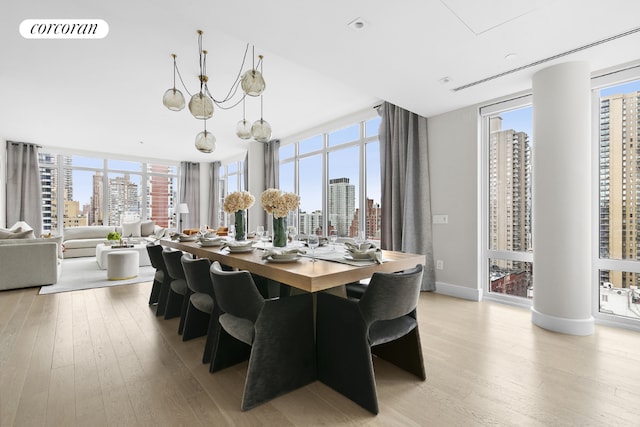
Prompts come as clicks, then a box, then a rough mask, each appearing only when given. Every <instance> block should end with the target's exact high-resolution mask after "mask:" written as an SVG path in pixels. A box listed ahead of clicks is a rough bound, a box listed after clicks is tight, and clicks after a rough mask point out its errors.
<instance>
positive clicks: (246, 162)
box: [242, 150, 249, 191]
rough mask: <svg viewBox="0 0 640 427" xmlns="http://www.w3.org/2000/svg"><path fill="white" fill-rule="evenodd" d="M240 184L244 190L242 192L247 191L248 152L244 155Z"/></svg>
mask: <svg viewBox="0 0 640 427" xmlns="http://www.w3.org/2000/svg"><path fill="white" fill-rule="evenodd" d="M242 165H243V168H242V178H243V179H242V183H243V185H244V188H243V189H242V190H244V191H249V150H247V154H245V155H244V162H242Z"/></svg>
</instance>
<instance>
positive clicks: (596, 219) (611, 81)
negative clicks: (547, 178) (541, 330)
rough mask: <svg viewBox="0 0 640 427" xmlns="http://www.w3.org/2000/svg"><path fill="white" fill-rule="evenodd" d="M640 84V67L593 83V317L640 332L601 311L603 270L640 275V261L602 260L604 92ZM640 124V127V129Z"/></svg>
mask: <svg viewBox="0 0 640 427" xmlns="http://www.w3.org/2000/svg"><path fill="white" fill-rule="evenodd" d="M637 80H640V65H633V66H629V67H625V68H621V69H619V70H617V71H611V72H607V73H605V74H602V75H600V76H595V77H593V78H592V79H591V113H592V116H591V117H592V119H591V137H592V141H591V149H592V150H593V151H592V174H591V175H592V185H591V187H592V199H593V200H592V207H593V209H592V212H591V214H592V218H591V222H592V233H591V234H592V243H591V249H592V263H591V266H592V267H591V268H592V270H591V273H592V286H591V291H592V298H591V302H592V310H591V311H592V314H593V317H594V318H595V319H596V321H597V322H598V323H599V324H603V325H608V326H614V327H623V328H628V329H634V330H640V320H638V319H632V318H627V317H624V316H620V315H617V314H609V313H603V312H601V311H600V274H599V273H600V270H610V271H622V272H631V273H640V260H633V259H610V258H602V257H601V256H600V136H601V135H600V90H602V89H604V88H606V87H610V86H617V85H621V84H624V83H628V82H631V81H637ZM638 125H640V124H637V126H638Z"/></svg>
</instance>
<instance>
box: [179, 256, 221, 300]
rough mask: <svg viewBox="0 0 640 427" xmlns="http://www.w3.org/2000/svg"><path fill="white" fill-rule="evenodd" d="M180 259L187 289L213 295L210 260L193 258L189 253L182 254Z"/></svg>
mask: <svg viewBox="0 0 640 427" xmlns="http://www.w3.org/2000/svg"><path fill="white" fill-rule="evenodd" d="M180 261H181V262H182V268H183V269H184V277H185V279H186V281H187V286H188V287H189V289H191V291H193V292H196V293H201V294H207V295H211V297H213V286H212V285H211V275H210V274H209V268H210V267H211V261H209V260H208V259H207V258H197V259H194V258H192V257H191V255H189V254H184V255H182V258H181V259H180Z"/></svg>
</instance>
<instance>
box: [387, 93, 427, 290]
mask: <svg viewBox="0 0 640 427" xmlns="http://www.w3.org/2000/svg"><path fill="white" fill-rule="evenodd" d="M378 113H379V114H380V116H381V117H382V120H381V122H380V133H379V139H380V168H381V179H382V191H381V192H382V197H381V198H382V203H381V205H382V206H381V207H382V215H381V216H382V225H381V239H380V240H381V242H380V244H381V245H382V248H383V249H390V250H394V251H403V252H409V253H418V254H424V255H425V256H426V265H425V269H424V278H423V282H422V290H423V291H434V290H435V289H436V280H435V270H434V262H433V236H432V233H431V191H430V184H429V156H428V152H427V148H428V147H427V119H426V118H424V117H421V116H418V115H416V114H414V113H411V112H409V111H407V110H404V109H402V108H400V107H397V106H395V105H393V104H390V103H388V102H385V103H383V104H382V105H381V106H380V107H378Z"/></svg>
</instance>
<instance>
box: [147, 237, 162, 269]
mask: <svg viewBox="0 0 640 427" xmlns="http://www.w3.org/2000/svg"><path fill="white" fill-rule="evenodd" d="M147 253H148V254H149V261H151V266H152V267H153V268H155V269H156V270H160V271H162V272H166V271H167V266H166V265H165V264H164V258H162V246H161V245H158V244H156V243H149V244H148V245H147Z"/></svg>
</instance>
